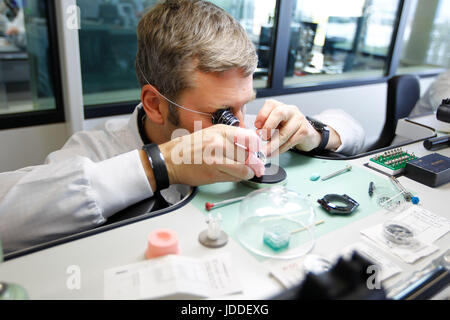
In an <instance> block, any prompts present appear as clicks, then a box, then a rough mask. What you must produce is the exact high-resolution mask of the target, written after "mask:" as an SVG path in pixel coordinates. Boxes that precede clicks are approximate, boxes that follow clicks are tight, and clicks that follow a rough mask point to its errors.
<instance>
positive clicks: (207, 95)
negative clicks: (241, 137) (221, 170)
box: [177, 69, 256, 133]
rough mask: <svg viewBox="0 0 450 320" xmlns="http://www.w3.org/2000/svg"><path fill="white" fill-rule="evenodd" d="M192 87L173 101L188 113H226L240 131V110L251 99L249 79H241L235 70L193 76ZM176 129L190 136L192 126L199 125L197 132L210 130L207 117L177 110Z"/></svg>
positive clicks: (238, 71)
mask: <svg viewBox="0 0 450 320" xmlns="http://www.w3.org/2000/svg"><path fill="white" fill-rule="evenodd" d="M193 76H194V77H193V78H194V86H193V88H191V89H187V90H185V91H184V92H183V93H182V94H181V95H180V97H179V99H177V103H178V104H180V105H182V106H184V107H187V108H189V109H192V110H196V111H200V112H204V113H209V114H213V113H214V112H216V111H218V110H220V109H230V111H231V112H232V113H233V114H234V115H235V116H236V118H238V119H239V121H240V122H241V124H240V126H241V127H244V112H245V110H244V106H245V105H246V104H247V103H249V102H250V101H252V100H254V99H255V96H256V94H255V91H254V90H253V77H252V76H251V75H250V76H247V77H244V76H243V74H242V72H241V71H240V70H239V69H231V70H228V71H226V72H223V73H220V74H218V73H204V72H200V71H195V72H194V75H193ZM177 111H178V118H179V126H178V127H181V128H184V129H186V130H188V131H189V132H191V133H192V132H194V122H195V121H201V123H202V127H201V129H205V128H207V127H209V126H211V125H212V124H213V123H212V119H211V117H210V116H207V115H202V114H196V113H194V112H190V111H187V110H184V109H181V108H178V109H177Z"/></svg>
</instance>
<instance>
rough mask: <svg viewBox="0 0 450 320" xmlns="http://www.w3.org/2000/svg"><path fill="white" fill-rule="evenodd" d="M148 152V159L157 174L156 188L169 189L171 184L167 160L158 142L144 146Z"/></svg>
mask: <svg viewBox="0 0 450 320" xmlns="http://www.w3.org/2000/svg"><path fill="white" fill-rule="evenodd" d="M142 149H143V150H145V152H146V153H147V157H148V161H149V162H150V166H151V167H152V169H153V174H154V175H155V181H156V190H155V191H161V190H164V189H167V188H168V187H169V186H170V181H169V172H168V171H167V167H166V162H165V160H164V156H163V154H162V153H161V150H159V147H158V145H157V144H156V143H150V144H146V145H144V146H143V147H142Z"/></svg>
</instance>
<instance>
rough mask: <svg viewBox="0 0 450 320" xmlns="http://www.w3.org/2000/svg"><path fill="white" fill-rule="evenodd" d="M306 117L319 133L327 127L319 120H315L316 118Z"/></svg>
mask: <svg viewBox="0 0 450 320" xmlns="http://www.w3.org/2000/svg"><path fill="white" fill-rule="evenodd" d="M307 119H308V121H309V123H311V125H312V126H313V128H314V129H316V130H317V131H319V132H320V133H322V132H323V130H325V129H328V128H327V126H326V125H325V124H323V123H322V122H320V121H317V120H314V119H311V118H307Z"/></svg>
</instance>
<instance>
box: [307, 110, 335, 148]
mask: <svg viewBox="0 0 450 320" xmlns="http://www.w3.org/2000/svg"><path fill="white" fill-rule="evenodd" d="M306 119H308V121H309V123H311V125H312V126H313V128H314V129H316V130H317V131H318V132H319V133H320V134H321V135H322V140H321V141H320V144H319V146H318V147H317V148H316V151H317V150H318V151H320V150H322V149H325V146H326V145H327V143H328V139H329V132H330V130H329V129H328V127H327V125H325V124H323V123H322V122H320V121H317V120H315V119H311V118H309V117H306Z"/></svg>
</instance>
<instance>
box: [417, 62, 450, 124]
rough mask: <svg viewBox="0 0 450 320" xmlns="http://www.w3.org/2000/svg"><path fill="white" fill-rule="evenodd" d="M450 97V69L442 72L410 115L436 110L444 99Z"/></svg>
mask: <svg viewBox="0 0 450 320" xmlns="http://www.w3.org/2000/svg"><path fill="white" fill-rule="evenodd" d="M444 99H450V69H448V70H447V71H445V72H443V73H442V74H440V75H439V76H438V77H437V78H436V80H435V81H433V83H432V84H431V85H430V87H429V88H428V89H427V91H426V92H425V93H424V94H423V95H422V97H421V98H420V99H419V101H417V103H416V105H415V106H414V109H413V110H412V111H411V114H410V116H411V117H412V116H417V115H421V114H424V113H428V112H431V111H436V110H437V109H438V108H439V106H440V105H441V103H442V100H444Z"/></svg>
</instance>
